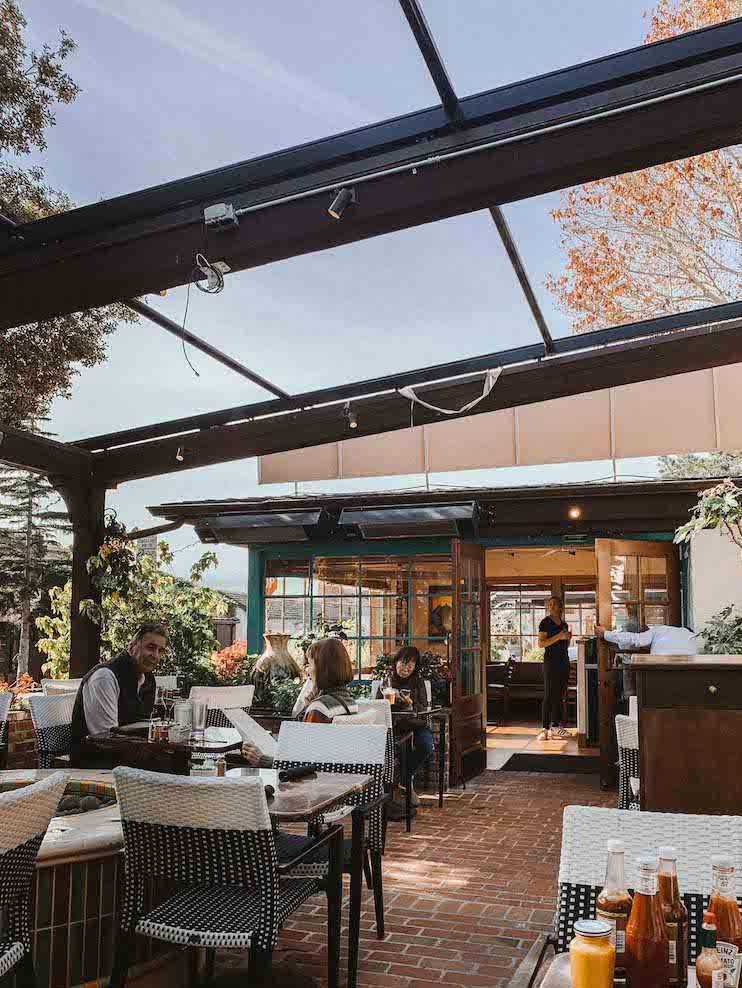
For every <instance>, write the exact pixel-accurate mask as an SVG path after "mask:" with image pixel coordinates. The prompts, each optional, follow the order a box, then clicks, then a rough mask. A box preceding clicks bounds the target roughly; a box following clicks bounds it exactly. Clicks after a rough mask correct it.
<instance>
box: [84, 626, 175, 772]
mask: <svg viewBox="0 0 742 988" xmlns="http://www.w3.org/2000/svg"><path fill="white" fill-rule="evenodd" d="M166 651H167V630H166V629H165V626H164V625H163V624H160V623H158V622H154V621H152V622H147V623H146V624H142V625H140V626H139V628H138V629H137V632H136V634H135V635H134V637H133V639H132V640H131V642H130V644H129V647H128V649H127V650H126V651H125V652H121V653H120V654H119V655H117V656H116V657H115V658H114V659H111V661H110V662H101V663H99V664H98V665H97V666H95V667H94V668H93V669H91V670H90V672H89V673H88V674H87V675H86V676H85V678H84V679H83V681H82V683H81V684H80V689H79V690H78V691H77V697H76V699H75V707H74V710H73V712H72V750H71V757H70V762H71V764H72V765H77V766H80V767H83V768H84V767H90V764H91V760H90V758H89V757H88V756H89V755H90V756H91V757H92V754H93V753H92V752H87V751H86V747H87V746H86V744H85V739H86V738H87V737H88V736H89V735H91V734H103V733H104V732H106V731H110V730H111V729H112V728H115V727H124V726H125V725H126V724H133V723H134V722H135V721H139V720H149V718H150V715H151V714H152V708H153V706H154V702H155V692H156V684H155V677H154V670H155V668H156V667H157V663H158V662H159V661H160V659H161V658H162V657H163V656H164V654H165V652H166ZM93 761H95V759H94V758H93Z"/></svg>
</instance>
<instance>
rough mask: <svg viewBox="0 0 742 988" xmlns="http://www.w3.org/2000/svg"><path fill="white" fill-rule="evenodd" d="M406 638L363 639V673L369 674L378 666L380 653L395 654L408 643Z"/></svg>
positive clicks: (364, 674) (363, 674)
mask: <svg viewBox="0 0 742 988" xmlns="http://www.w3.org/2000/svg"><path fill="white" fill-rule="evenodd" d="M406 644H407V641H406V639H403V638H400V639H397V640H396V641H395V640H394V639H389V638H385V639H369V638H362V639H361V675H362V676H369V675H371V673H372V672H373V671H374V669H375V668H376V663H377V661H378V658H379V656H380V655H393V654H394V653H395V652H397V651H399V649H400V648H402V646H403V645H406Z"/></svg>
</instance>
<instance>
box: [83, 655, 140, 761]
mask: <svg viewBox="0 0 742 988" xmlns="http://www.w3.org/2000/svg"><path fill="white" fill-rule="evenodd" d="M99 669H108V670H110V671H111V672H112V673H113V674H114V676H115V677H116V680H117V681H118V684H119V727H124V726H125V725H126V724H133V723H134V722H135V721H137V720H149V718H150V715H151V714H152V707H153V706H154V703H155V677H154V676H153V675H152V673H151V672H148V673H145V676H144V683H143V684H142V689H141V691H140V690H139V675H138V674H137V671H136V669H135V668H134V661H133V659H132V657H131V656H130V655H129V653H128V652H122V653H121V654H120V655H117V656H116V658H115V659H111V661H110V662H101V663H99V664H98V665H97V666H94V667H93V668H92V669H91V670H90V672H89V673H88V674H87V675H86V676H85V677H84V678H83V681H82V682H81V683H80V689H79V690H78V691H77V697H76V698H75V707H74V710H73V711H72V749H73V751H74V750H75V749H76V748H79V747H80V745H81V744H82V743H83V741H84V740H85V738H86V737H87V736H88V733H89V732H88V725H87V723H86V721H85V708H84V706H83V693H84V692H85V684H86V683H87V681H88V680H89V679H90V677H91V676H92V675H94V673H96V672H98V670H99Z"/></svg>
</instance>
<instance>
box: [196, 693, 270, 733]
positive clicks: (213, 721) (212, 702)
mask: <svg viewBox="0 0 742 988" xmlns="http://www.w3.org/2000/svg"><path fill="white" fill-rule="evenodd" d="M254 695H255V687H254V686H191V692H190V694H189V697H188V699H189V700H201V701H203V702H205V703H207V704H208V706H209V712H208V715H207V717H206V726H207V727H234V724H233V723H232V722H231V721H230V720H229V719H228V718H227V717H226V716H225V714H224V711H225V710H231V709H233V708H235V707H239V708H240V709H241V710H244V711H245V713H246V714H249V713H250V707H251V706H252V701H253V696H254Z"/></svg>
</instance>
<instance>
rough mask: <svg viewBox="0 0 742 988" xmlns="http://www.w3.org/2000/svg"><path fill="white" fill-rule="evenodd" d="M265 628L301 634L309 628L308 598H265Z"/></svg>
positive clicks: (290, 633) (271, 630)
mask: <svg viewBox="0 0 742 988" xmlns="http://www.w3.org/2000/svg"><path fill="white" fill-rule="evenodd" d="M265 630H266V631H267V632H269V633H270V632H283V633H285V634H288V635H294V636H296V635H301V634H303V633H304V632H305V631H308V630H309V599H308V598H306V597H297V598H293V599H292V598H289V599H286V600H284V599H282V598H278V599H274V600H266V602H265Z"/></svg>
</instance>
